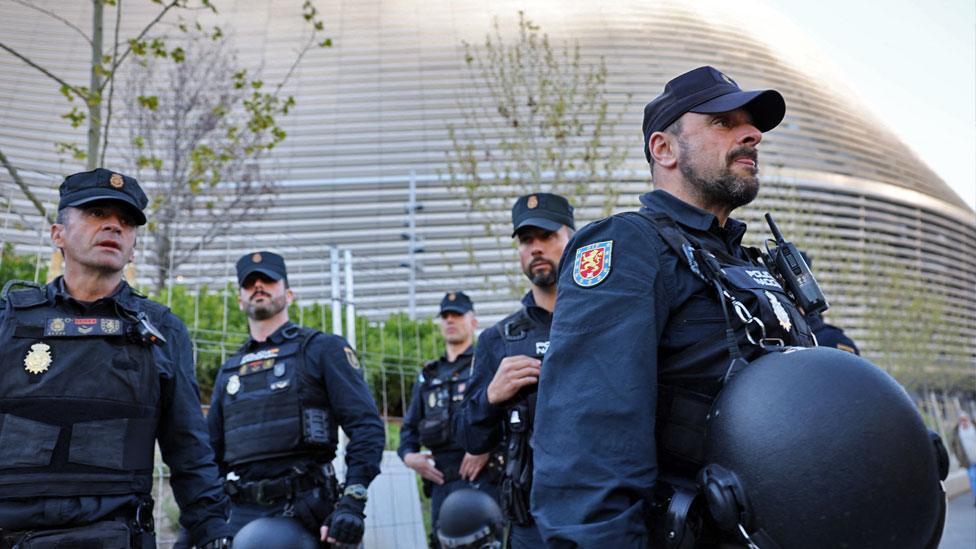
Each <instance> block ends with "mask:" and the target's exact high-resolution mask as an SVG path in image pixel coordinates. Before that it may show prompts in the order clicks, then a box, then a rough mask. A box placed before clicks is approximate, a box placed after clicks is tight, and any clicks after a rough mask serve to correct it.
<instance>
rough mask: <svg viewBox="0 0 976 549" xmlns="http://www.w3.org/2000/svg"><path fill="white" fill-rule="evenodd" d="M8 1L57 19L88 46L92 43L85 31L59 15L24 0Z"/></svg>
mask: <svg viewBox="0 0 976 549" xmlns="http://www.w3.org/2000/svg"><path fill="white" fill-rule="evenodd" d="M10 1H11V2H14V3H17V4H20V5H21V6H24V7H25V8H30V9H32V10H35V11H39V12H41V13H43V14H44V15H47V16H49V17H53V18H54V19H57V20H58V21H61V22H62V23H64V24H65V25H68V26H69V27H71V28H72V29H74V30H75V31H76V32H77V33H78V34H80V35H81V37H82V38H84V39H85V40H86V41H87V42H88V44H89V45H91V43H92V41H91V38H89V37H88V35H87V34H85V31H83V30H81V28H79V27H78V26H77V25H75V24H74V23H72V22H71V21H68V20H67V19H65V18H64V17H61V16H60V15H58V14H56V13H54V12H53V11H49V10H46V9H44V8H42V7H39V6H35V5H34V4H31V3H30V2H25V1H24V0H10Z"/></svg>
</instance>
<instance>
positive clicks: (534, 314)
mask: <svg viewBox="0 0 976 549" xmlns="http://www.w3.org/2000/svg"><path fill="white" fill-rule="evenodd" d="M522 305H523V306H524V307H525V311H526V312H527V313H528V316H529V319H531V320H532V322H534V323H536V325H539V326H547V327H548V326H549V325H551V324H552V314H551V313H550V312H549V311H547V310H546V309H543V308H542V307H539V306H538V305H536V304H535V298H534V297H533V296H532V292H528V293H527V294H525V296H524V297H523V298H522ZM503 358H505V341H504V339H503V338H502V335H501V333H499V331H498V327H497V325H496V326H492V327H491V328H488V329H487V330H485V331H483V332H481V335H480V336H479V337H478V348H477V351H476V352H475V359H474V364H475V366H474V377H473V378H472V380H471V387H470V388H469V389H468V391H467V393H466V394H465V395H464V401H463V402H462V403H461V408H460V409H459V410H458V413H456V414H454V418H453V422H454V431H453V432H454V438H455V440H457V442H458V444H460V445H461V447H462V448H464V449H465V450H466V451H468V452H469V453H472V454H484V453H486V452H492V451H495V450H497V449H498V446H499V445H500V444H501V443H502V438H503V437H504V427H505V422H506V417H505V406H504V404H503V403H499V404H491V403H490V402H488V385H490V384H491V380H492V379H494V377H495V372H497V371H498V365H499V364H501V362H502V359H503Z"/></svg>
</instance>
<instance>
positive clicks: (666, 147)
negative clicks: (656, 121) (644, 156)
mask: <svg viewBox="0 0 976 549" xmlns="http://www.w3.org/2000/svg"><path fill="white" fill-rule="evenodd" d="M677 141H678V137H677V136H676V135H675V134H673V133H668V132H654V133H652V134H651V138H650V139H648V140H647V148H648V150H649V151H650V152H651V160H653V161H654V165H655V166H660V167H661V168H664V169H673V168H674V167H675V166H677V165H678V153H677V150H676V148H675V147H676V145H677Z"/></svg>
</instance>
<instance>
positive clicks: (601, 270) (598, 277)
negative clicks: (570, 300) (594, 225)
mask: <svg viewBox="0 0 976 549" xmlns="http://www.w3.org/2000/svg"><path fill="white" fill-rule="evenodd" d="M612 258H613V240H605V241H603V242H596V243H593V244H587V245H586V246H583V247H582V248H579V249H577V250H576V260H575V261H574V262H573V280H574V281H575V282H576V284H577V285H579V286H582V287H583V288H592V287H593V286H596V285H597V284H599V283H601V282H603V281H604V280H606V278H607V276H608V275H609V274H610V265H611V260H612Z"/></svg>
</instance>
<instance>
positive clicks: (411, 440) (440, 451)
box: [397, 347, 474, 471]
mask: <svg viewBox="0 0 976 549" xmlns="http://www.w3.org/2000/svg"><path fill="white" fill-rule="evenodd" d="M473 354H474V347H468V348H467V349H465V350H464V352H463V353H461V354H460V355H458V357H457V359H456V360H455V361H454V362H448V360H447V357H446V356H442V357H441V358H440V359H439V360H437V362H436V364H435V365H434V367H433V368H424V372H423V374H422V375H436V376H440V375H443V374H445V373H448V372H450V371H452V370H454V369H455V368H457V367H458V363H459V362H462V361H463V362H468V363H470V361H471V357H472V355H473ZM461 375H467V372H463V373H462V374H461ZM422 385H423V382H422V381H421V378H420V376H418V377H417V380H416V381H415V382H414V384H413V391H412V392H411V395H410V406H409V407H408V408H407V413H406V414H404V416H403V426H402V427H401V428H400V447H399V448H397V455H399V456H400V459H403V456H405V455H407V454H410V453H414V452H419V451H420V447H421V444H420V433H419V432H418V431H417V427H418V426H419V425H420V421H421V420H422V419H424V405H423V399H422V398H421V397H420V389H421V387H422ZM452 418H453V416H452ZM436 454H437V455H436V458H437V459H436V460H435V462H436V463H437V468H438V469H440V470H441V471H444V470H445V469H447V468H454V469H457V468H458V467H460V465H461V460H462V459H464V449H463V448H461V446H459V445H458V444H457V442H455V441H453V440H452V441H451V442H450V443H448V444H447V445H446V446H444V447H441V448H436Z"/></svg>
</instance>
